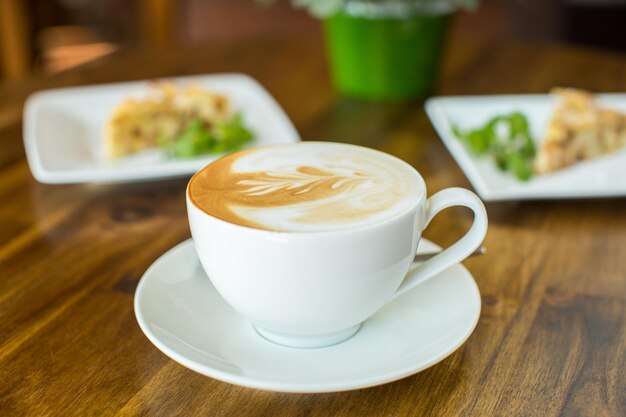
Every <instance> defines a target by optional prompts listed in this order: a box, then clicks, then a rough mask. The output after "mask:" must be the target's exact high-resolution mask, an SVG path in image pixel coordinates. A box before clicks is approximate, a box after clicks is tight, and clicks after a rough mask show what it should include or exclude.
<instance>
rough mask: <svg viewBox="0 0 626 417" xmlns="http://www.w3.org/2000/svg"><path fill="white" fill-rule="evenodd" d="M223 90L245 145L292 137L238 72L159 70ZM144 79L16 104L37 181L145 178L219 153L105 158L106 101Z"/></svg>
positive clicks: (256, 87)
mask: <svg viewBox="0 0 626 417" xmlns="http://www.w3.org/2000/svg"><path fill="white" fill-rule="evenodd" d="M163 80H169V81H174V82H177V83H178V82H180V83H182V84H184V85H185V84H194V85H199V86H202V87H204V88H206V89H208V90H210V91H215V92H219V93H223V94H224V95H226V96H227V97H228V98H229V99H230V101H231V103H232V106H233V108H234V109H235V111H237V112H240V113H241V114H242V117H243V120H244V123H245V124H246V126H248V127H249V128H250V130H252V132H253V133H254V134H255V139H254V142H252V143H251V144H250V146H258V145H268V144H272V143H291V142H297V141H299V140H300V137H299V135H298V132H297V131H296V129H295V128H294V126H293V124H292V123H291V121H290V120H289V118H288V117H287V115H286V114H285V112H284V111H283V110H282V109H281V108H280V106H279V105H278V104H277V103H276V101H275V100H274V99H273V98H272V96H271V95H270V94H269V93H268V92H267V91H266V90H265V89H264V88H263V87H262V86H261V85H260V84H259V83H258V82H256V81H255V80H253V79H252V78H250V77H248V76H246V75H243V74H215V75H203V76H192V77H179V78H164V79H163ZM149 83H150V81H148V80H146V81H139V82H129V83H117V84H105V85H98V86H89V87H74V88H63V89H57V90H48V91H42V92H38V93H35V94H33V95H32V96H30V97H29V98H28V101H27V102H26V105H25V108H24V145H25V147H26V156H27V158H28V164H29V165H30V169H31V171H32V173H33V175H34V176H35V178H36V179H37V180H38V181H40V182H44V183H57V184H58V183H79V182H122V181H124V182H125V181H142V180H143V181H145V180H154V179H160V178H171V177H179V176H185V175H189V174H193V173H194V172H196V171H197V170H199V169H200V168H202V167H203V166H205V165H206V164H208V163H209V162H211V161H212V160H214V159H215V158H217V157H218V156H219V155H215V154H213V155H206V156H201V157H197V158H193V159H184V160H180V159H178V160H177V159H171V158H166V157H165V156H164V154H163V152H161V151H160V150H153V151H146V152H142V153H140V154H137V155H134V156H130V157H126V158H121V159H120V160H117V161H108V160H107V159H106V158H105V157H104V155H103V152H102V149H103V146H102V134H103V129H104V126H105V124H106V121H107V119H108V117H109V116H110V114H111V112H112V111H113V109H114V108H115V107H116V106H117V105H118V104H119V103H121V102H122V101H123V100H125V99H127V98H129V97H143V96H145V94H146V92H147V89H148V84H149Z"/></svg>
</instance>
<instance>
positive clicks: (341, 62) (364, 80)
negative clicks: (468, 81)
mask: <svg viewBox="0 0 626 417" xmlns="http://www.w3.org/2000/svg"><path fill="white" fill-rule="evenodd" d="M450 16H451V15H450V14H449V13H448V14H431V15H415V14H413V15H411V16H408V17H402V18H396V17H389V18H378V17H376V18H372V17H365V16H354V15H348V14H346V13H339V14H336V15H334V16H332V17H329V18H327V19H325V20H324V34H325V38H326V47H327V51H328V58H329V62H330V68H331V75H332V80H333V83H334V85H335V88H336V89H337V90H338V91H339V93H340V94H342V95H345V96H349V97H355V98H361V99H369V100H408V99H419V98H423V97H426V96H427V95H429V94H430V93H431V92H432V91H433V89H434V86H435V82H436V78H437V73H438V70H439V61H440V58H441V52H442V49H443V44H444V40H445V35H446V32H447V28H448V22H449V21H450Z"/></svg>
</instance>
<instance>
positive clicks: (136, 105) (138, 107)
mask: <svg viewBox="0 0 626 417" xmlns="http://www.w3.org/2000/svg"><path fill="white" fill-rule="evenodd" d="M230 116H231V108H230V104H229V102H228V99H227V98H226V97H225V96H223V95H221V94H216V93H212V92H209V91H206V90H204V89H202V88H200V87H197V86H191V87H186V88H184V89H181V88H177V87H176V86H175V85H174V84H171V83H155V84H154V85H153V86H152V87H151V90H150V92H149V94H148V95H147V96H146V97H145V98H142V99H127V100H125V101H124V102H122V103H121V104H120V105H119V106H117V107H116V108H115V110H114V111H113V113H112V115H111V117H110V118H109V120H108V121H107V124H106V126H105V132H104V146H105V152H106V155H107V157H108V158H109V159H115V158H119V157H122V156H126V155H130V154H133V153H136V152H139V151H142V150H145V149H149V148H154V147H158V146H160V145H164V144H166V143H168V142H170V141H173V140H174V139H175V138H176V137H177V136H178V135H179V134H180V133H181V132H182V131H183V130H184V129H185V127H186V126H187V125H188V124H189V123H190V122H191V121H194V120H197V121H200V122H201V123H202V124H204V125H205V126H206V127H207V128H210V127H211V126H213V125H214V124H216V123H219V122H221V121H224V120H226V119H228V118H229V117H230Z"/></svg>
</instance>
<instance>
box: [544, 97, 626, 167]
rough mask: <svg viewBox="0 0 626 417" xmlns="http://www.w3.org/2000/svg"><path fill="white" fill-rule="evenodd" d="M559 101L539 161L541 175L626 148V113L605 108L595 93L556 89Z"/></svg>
mask: <svg viewBox="0 0 626 417" xmlns="http://www.w3.org/2000/svg"><path fill="white" fill-rule="evenodd" d="M552 94H554V95H556V96H557V97H558V99H559V103H558V104H557V107H556V109H555V110H554V113H553V115H552V119H551V120H550V122H549V124H548V128H547V130H546V134H545V137H544V139H543V141H542V143H541V145H540V148H539V151H538V153H537V157H536V159H535V171H536V172H537V174H547V173H549V172H553V171H556V170H559V169H562V168H565V167H568V166H570V165H573V164H575V163H576V162H578V161H583V160H588V159H593V158H597V157H599V156H603V155H606V154H609V153H611V152H615V151H617V150H618V149H621V148H623V147H625V146H626V114H624V113H620V112H618V111H615V110H612V109H608V108H605V107H602V106H600V105H598V103H596V101H595V100H594V98H593V96H592V95H591V93H589V92H587V91H583V90H577V89H573V88H556V89H553V90H552Z"/></svg>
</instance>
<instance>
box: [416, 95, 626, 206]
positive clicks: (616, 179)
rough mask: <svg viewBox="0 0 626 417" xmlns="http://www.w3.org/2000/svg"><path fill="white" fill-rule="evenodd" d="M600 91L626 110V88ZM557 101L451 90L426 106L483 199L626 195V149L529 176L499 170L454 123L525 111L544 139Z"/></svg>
mask: <svg viewBox="0 0 626 417" xmlns="http://www.w3.org/2000/svg"><path fill="white" fill-rule="evenodd" d="M595 96H596V97H597V98H598V103H600V104H602V105H603V106H607V107H611V108H614V109H616V110H620V111H623V112H626V94H597V95H595ZM555 102H556V101H555V99H554V98H553V97H552V96H550V95H548V94H537V95H532V94H531V95H501V96H497V95H496V96H458V97H452V96H451V97H433V98H431V99H429V100H427V101H426V106H425V107H426V113H427V114H428V117H429V118H430V121H431V122H432V124H433V126H434V127H435V130H437V133H438V134H439V137H440V138H441V140H442V141H443V143H444V144H445V145H446V147H447V148H448V150H449V151H450V153H451V154H452V156H453V157H454V159H455V160H456V162H457V163H458V164H459V166H460V167H461V169H462V170H463V172H464V173H465V176H466V177H467V178H468V179H469V180H470V182H471V183H472V185H473V186H474V189H475V190H476V192H477V193H478V194H479V195H480V197H481V198H482V199H483V200H486V201H497V200H538V199H558V198H600V197H623V196H626V149H622V150H621V151H618V152H615V153H613V154H611V155H607V156H603V157H600V158H597V159H593V160H590V161H585V162H580V163H578V164H576V165H574V166H572V167H569V168H565V169H562V170H559V171H556V172H554V173H552V174H548V175H541V176H535V177H534V178H532V179H531V180H530V181H527V182H524V181H519V180H517V179H516V178H514V177H513V176H512V175H510V174H507V173H503V172H502V171H500V170H498V168H497V167H496V165H495V163H494V162H493V161H492V160H490V159H488V158H483V157H480V156H475V155H472V154H471V153H470V152H469V151H468V150H467V148H466V147H465V146H464V145H463V144H462V143H461V141H459V139H458V138H456V137H455V136H454V134H453V133H452V126H453V125H457V126H459V127H460V128H461V129H462V130H466V129H472V128H477V127H480V126H483V125H484V124H485V123H486V122H487V120H489V119H490V118H491V117H493V116H496V115H498V114H505V113H510V112H513V111H520V112H522V113H523V114H524V115H526V117H527V119H528V123H529V125H530V129H531V133H532V135H533V137H534V138H535V140H536V141H539V139H540V138H542V137H543V132H544V129H545V127H546V126H547V124H548V120H549V118H550V116H551V115H552V110H553V108H554V105H555Z"/></svg>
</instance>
